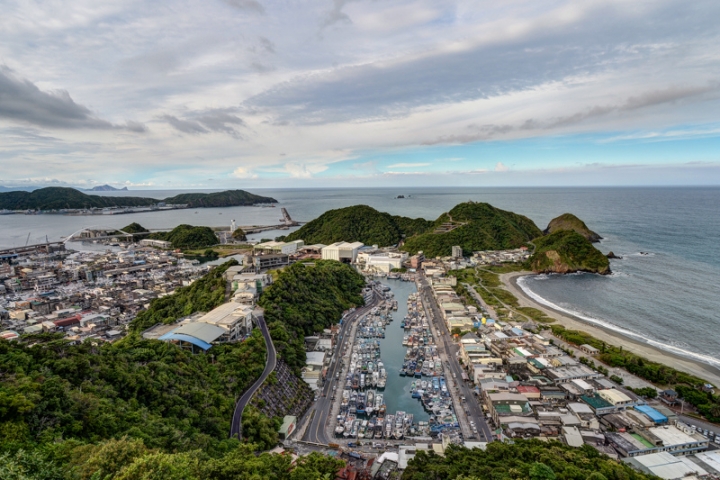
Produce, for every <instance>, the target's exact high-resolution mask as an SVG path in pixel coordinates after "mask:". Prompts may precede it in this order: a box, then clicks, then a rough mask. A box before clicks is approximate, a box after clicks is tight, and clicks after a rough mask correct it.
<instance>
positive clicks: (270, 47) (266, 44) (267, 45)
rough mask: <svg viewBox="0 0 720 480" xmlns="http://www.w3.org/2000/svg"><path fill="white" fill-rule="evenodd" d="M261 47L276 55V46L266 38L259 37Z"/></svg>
mask: <svg viewBox="0 0 720 480" xmlns="http://www.w3.org/2000/svg"><path fill="white" fill-rule="evenodd" d="M259 40H260V46H261V47H262V49H263V50H265V52H267V53H275V44H274V43H273V42H271V41H270V40H268V39H267V38H265V37H262V36H261V37H259Z"/></svg>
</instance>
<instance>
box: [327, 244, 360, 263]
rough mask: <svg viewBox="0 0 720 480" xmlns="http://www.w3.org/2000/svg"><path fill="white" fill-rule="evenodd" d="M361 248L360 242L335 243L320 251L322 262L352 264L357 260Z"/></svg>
mask: <svg viewBox="0 0 720 480" xmlns="http://www.w3.org/2000/svg"><path fill="white" fill-rule="evenodd" d="M363 246H364V244H363V243H362V242H352V243H348V242H335V243H333V244H332V245H328V246H327V247H324V248H323V249H322V258H323V260H337V261H338V262H345V263H354V262H355V261H356V260H357V256H358V251H359V250H360V248H362V247H363Z"/></svg>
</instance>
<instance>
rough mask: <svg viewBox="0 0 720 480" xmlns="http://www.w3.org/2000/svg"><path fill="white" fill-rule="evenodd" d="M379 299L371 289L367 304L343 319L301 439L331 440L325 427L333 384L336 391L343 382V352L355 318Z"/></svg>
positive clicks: (330, 409) (351, 333)
mask: <svg viewBox="0 0 720 480" xmlns="http://www.w3.org/2000/svg"><path fill="white" fill-rule="evenodd" d="M379 299H380V296H379V295H378V293H377V292H375V291H373V299H372V301H371V302H370V303H369V304H367V305H365V306H364V307H362V308H359V309H357V310H355V311H354V312H352V313H351V314H350V315H348V316H346V317H345V319H344V320H343V324H342V327H341V328H340V333H339V336H338V338H339V339H340V340H339V342H338V344H337V345H336V347H335V354H334V355H333V358H332V360H331V362H330V365H329V366H328V372H327V376H326V381H325V383H324V384H323V387H322V388H321V389H320V397H318V399H317V400H316V401H315V403H314V404H313V406H312V407H311V408H310V409H309V410H308V412H307V413H306V417H307V418H309V419H310V420H309V422H310V423H309V425H307V427H306V428H305V434H304V435H303V437H302V439H303V441H305V442H314V443H323V444H326V445H327V444H328V443H330V442H332V439H331V438H328V435H327V428H328V421H330V420H333V408H332V407H333V401H332V397H333V391H334V390H333V389H334V387H335V385H337V384H339V385H340V388H339V389H338V390H337V391H342V388H343V386H344V384H345V376H344V375H342V371H343V368H344V364H343V359H344V358H345V355H344V352H345V349H346V347H347V348H348V357H349V354H350V351H349V346H351V345H352V341H353V336H354V335H353V331H354V328H355V324H356V323H357V322H356V320H357V319H358V318H360V317H362V316H363V315H366V314H367V313H368V312H369V311H370V310H372V308H373V307H375V306H377V304H378V301H379ZM349 363H350V362H349V361H348V364H349ZM338 372H340V373H341V375H340V379H339V381H336V380H335V377H336V375H337V373H338Z"/></svg>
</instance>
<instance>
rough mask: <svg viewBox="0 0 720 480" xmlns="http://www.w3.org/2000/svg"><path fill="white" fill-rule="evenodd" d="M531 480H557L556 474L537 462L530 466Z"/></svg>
mask: <svg viewBox="0 0 720 480" xmlns="http://www.w3.org/2000/svg"><path fill="white" fill-rule="evenodd" d="M529 474H530V480H555V479H556V478H557V477H556V476H555V472H553V470H552V468H550V467H548V466H547V465H545V464H544V463H538V462H535V463H533V464H532V465H531V466H530V471H529Z"/></svg>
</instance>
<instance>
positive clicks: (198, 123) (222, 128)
mask: <svg viewBox="0 0 720 480" xmlns="http://www.w3.org/2000/svg"><path fill="white" fill-rule="evenodd" d="M160 119H161V120H164V121H165V122H167V123H168V124H170V125H171V126H172V127H174V128H175V129H176V130H179V131H181V132H183V133H189V134H193V135H198V134H203V133H210V132H219V133H226V134H228V135H231V136H233V137H235V138H241V136H240V134H239V133H238V131H237V130H236V129H235V127H236V126H237V127H245V126H247V124H246V123H245V121H244V120H243V119H242V118H240V117H238V116H236V115H233V114H231V113H229V112H228V111H227V110H210V111H208V112H206V113H201V114H195V116H194V118H184V119H183V118H178V117H176V116H174V115H162V116H161V117H160Z"/></svg>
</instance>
